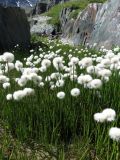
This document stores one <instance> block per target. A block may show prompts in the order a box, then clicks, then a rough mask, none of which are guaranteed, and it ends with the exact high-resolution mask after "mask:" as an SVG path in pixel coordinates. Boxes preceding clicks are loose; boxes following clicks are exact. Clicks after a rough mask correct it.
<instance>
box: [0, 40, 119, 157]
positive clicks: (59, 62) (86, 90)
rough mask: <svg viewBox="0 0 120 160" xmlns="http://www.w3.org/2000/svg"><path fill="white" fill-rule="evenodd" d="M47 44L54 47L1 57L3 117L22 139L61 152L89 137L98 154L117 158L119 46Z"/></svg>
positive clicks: (13, 131) (39, 48)
mask: <svg viewBox="0 0 120 160" xmlns="http://www.w3.org/2000/svg"><path fill="white" fill-rule="evenodd" d="M44 43H45V44H46V45H47V46H49V48H48V47H44V48H41V47H38V50H37V51H35V50H30V55H29V56H28V57H25V58H24V60H23V59H19V60H18V59H16V57H15V56H14V55H13V54H12V53H9V52H5V53H3V55H1V56H0V83H1V97H0V98H1V101H2V104H1V118H3V119H4V120H5V121H6V122H8V124H9V128H10V130H11V132H12V134H13V135H14V136H15V137H16V138H18V139H19V140H21V141H29V140H31V139H33V140H34V141H37V142H38V143H40V144H44V145H48V144H49V145H52V146H55V147H56V148H57V150H58V154H59V153H61V151H62V150H60V149H63V148H64V147H65V148H68V146H69V145H70V144H71V143H72V141H74V140H75V139H77V141H80V140H81V139H87V141H88V142H89V145H88V148H89V146H91V147H92V148H93V149H94V150H95V153H96V154H95V156H96V157H102V159H107V160H112V159H116V157H117V158H118V157H119V156H120V155H119V154H118V145H119V142H117V143H115V145H114V144H113V143H114V142H113V141H112V140H111V139H113V140H117V141H119V139H120V137H119V129H116V128H111V127H114V125H118V126H119V123H118V120H119V107H120V101H119V93H120V92H119V91H120V85H119V81H120V52H119V50H118V49H114V50H106V49H104V47H101V49H100V51H95V50H93V49H88V48H82V49H81V48H76V49H75V48H72V47H70V46H68V45H63V44H61V43H60V42H58V41H53V40H46V41H45V42H44ZM114 109H115V111H114ZM116 113H117V114H116ZM99 122H101V123H99ZM110 128H111V129H110ZM108 131H109V134H108ZM109 136H110V137H109ZM61 146H62V148H61ZM63 146H64V147H63ZM103 146H104V148H103ZM91 147H90V148H89V149H88V150H92V149H91ZM104 153H106V154H104ZM86 154H87V153H86ZM87 156H88V155H86V157H87ZM83 157H84V158H85V156H83ZM84 158H83V159H84ZM81 159H82V158H81Z"/></svg>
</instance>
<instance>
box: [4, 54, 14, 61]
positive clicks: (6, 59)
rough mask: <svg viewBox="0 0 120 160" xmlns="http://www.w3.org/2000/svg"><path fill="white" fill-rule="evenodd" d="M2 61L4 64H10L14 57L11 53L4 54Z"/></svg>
mask: <svg viewBox="0 0 120 160" xmlns="http://www.w3.org/2000/svg"><path fill="white" fill-rule="evenodd" d="M3 60H4V61H5V62H10V63H11V62H13V61H14V55H13V54H12V53H10V52H5V53H4V54H3Z"/></svg>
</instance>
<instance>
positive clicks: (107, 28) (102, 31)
mask: <svg viewBox="0 0 120 160" xmlns="http://www.w3.org/2000/svg"><path fill="white" fill-rule="evenodd" d="M69 13H70V9H66V10H65V9H64V11H62V12H61V14H60V21H61V25H62V28H63V29H62V33H63V34H62V38H63V39H66V40H68V41H70V42H72V44H73V45H79V44H85V45H86V44H88V43H89V44H91V45H93V44H94V43H97V44H98V45H97V47H100V46H102V45H103V46H105V47H106V48H111V47H112V46H113V45H120V0H109V1H107V2H106V3H105V4H103V5H102V4H97V3H94V4H89V5H88V7H87V8H86V9H85V10H84V11H82V12H81V13H80V14H79V15H78V17H77V19H75V20H73V19H70V18H69Z"/></svg>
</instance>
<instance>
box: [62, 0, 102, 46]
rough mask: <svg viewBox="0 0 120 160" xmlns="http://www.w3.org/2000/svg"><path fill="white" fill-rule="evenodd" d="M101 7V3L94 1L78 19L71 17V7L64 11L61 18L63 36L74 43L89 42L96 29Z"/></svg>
mask: <svg viewBox="0 0 120 160" xmlns="http://www.w3.org/2000/svg"><path fill="white" fill-rule="evenodd" d="M100 7H101V4H97V3H93V4H89V5H88V7H87V8H86V9H85V10H83V11H82V12H80V13H79V15H78V17H77V19H76V20H73V19H70V16H69V15H70V13H71V12H72V10H71V9H66V11H64V10H65V9H64V10H63V11H62V13H63V14H62V15H63V16H62V18H60V21H61V24H62V28H64V29H63V31H62V32H63V34H62V38H63V37H64V38H66V39H69V38H70V40H71V41H72V42H73V44H74V45H79V44H85V43H87V41H88V39H89V37H90V35H91V33H92V31H93V30H94V25H95V18H96V14H97V12H98V10H99V8H100Z"/></svg>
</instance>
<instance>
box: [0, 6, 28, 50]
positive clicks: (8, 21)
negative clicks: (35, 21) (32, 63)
mask: <svg viewBox="0 0 120 160" xmlns="http://www.w3.org/2000/svg"><path fill="white" fill-rule="evenodd" d="M16 44H19V45H20V46H22V47H24V48H26V47H28V46H29V44H30V27H29V23H28V21H27V17H26V14H25V11H24V10H21V9H20V8H15V7H8V8H4V7H2V6H0V50H7V49H11V48H13V47H14V46H15V45H16Z"/></svg>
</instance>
